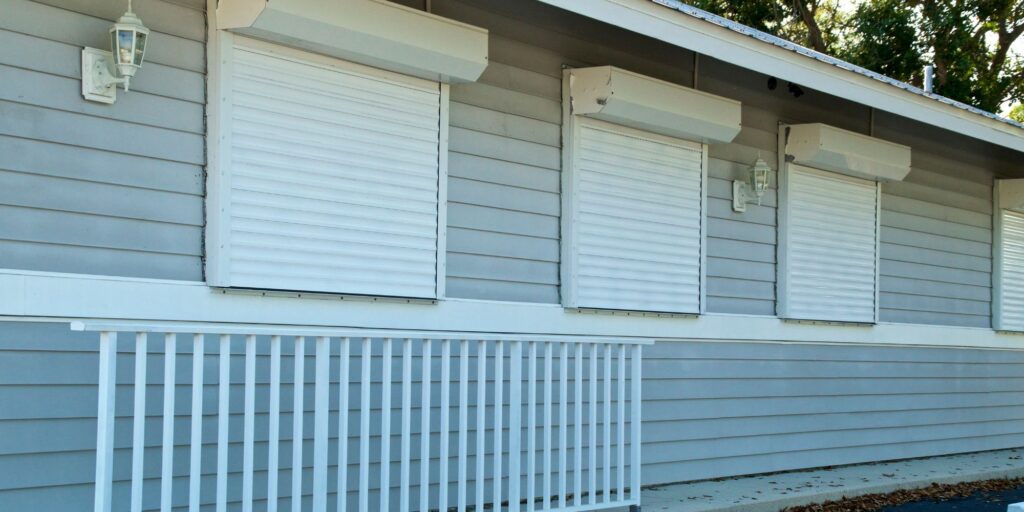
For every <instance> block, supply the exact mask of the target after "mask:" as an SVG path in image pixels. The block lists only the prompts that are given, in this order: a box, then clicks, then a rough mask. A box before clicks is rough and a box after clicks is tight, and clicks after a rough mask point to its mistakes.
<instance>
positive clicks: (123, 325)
mask: <svg viewBox="0 0 1024 512" xmlns="http://www.w3.org/2000/svg"><path fill="white" fill-rule="evenodd" d="M71 330H73V331H91V332H102V331H110V332H145V333H160V334H214V335H217V334H236V335H247V334H253V335H257V336H307V337H330V338H346V337H347V338H392V339H404V338H411V339H435V340H445V339H448V340H474V341H537V342H571V343H598V344H627V345H651V344H653V343H654V342H655V340H654V339H653V338H639V337H629V336H619V337H609V336H590V335H585V334H581V335H552V334H543V333H540V334H531V333H494V332H466V331H429V330H399V329H365V328H348V327H339V328H333V327H311V326H301V325H276V324H230V323H229V324H220V323H208V322H192V323H189V322H120V321H112V320H76V321H73V322H71Z"/></svg>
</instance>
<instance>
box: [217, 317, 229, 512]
mask: <svg viewBox="0 0 1024 512" xmlns="http://www.w3.org/2000/svg"><path fill="white" fill-rule="evenodd" d="M218 358H219V359H220V369H219V375H218V379H219V381H220V383H219V386H218V388H217V392H218V395H217V512H226V511H227V508H228V413H229V410H228V405H229V400H230V397H231V336H230V335H228V334H221V335H220V353H219V354H218Z"/></svg>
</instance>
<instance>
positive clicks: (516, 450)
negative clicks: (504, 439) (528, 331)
mask: <svg viewBox="0 0 1024 512" xmlns="http://www.w3.org/2000/svg"><path fill="white" fill-rule="evenodd" d="M509 349H510V350H509V368H508V509H509V512H519V501H520V499H521V497H520V495H519V486H520V482H521V480H520V478H521V477H522V469H521V464H522V460H523V450H522V447H521V443H522V437H521V436H522V432H521V423H522V414H523V342H521V341H519V340H513V341H512V342H511V343H510V347H509Z"/></svg>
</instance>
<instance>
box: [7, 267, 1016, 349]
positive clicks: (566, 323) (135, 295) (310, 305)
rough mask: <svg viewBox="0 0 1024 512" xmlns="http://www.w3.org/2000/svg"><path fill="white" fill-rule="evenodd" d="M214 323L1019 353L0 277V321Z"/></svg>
mask: <svg viewBox="0 0 1024 512" xmlns="http://www.w3.org/2000/svg"><path fill="white" fill-rule="evenodd" d="M2 317H12V318H11V319H17V320H23V321H33V320H35V321H39V320H43V319H110V320H115V319H116V320H136V321H157V322H216V323H247V324H253V323H259V324H277V325H301V326H310V327H318V326H320V327H324V326H326V327H335V328H337V327H352V328H368V329H405V330H428V331H460V332H466V331H468V332H486V333H519V334H551V335H593V336H604V337H609V336H611V337H615V336H625V337H645V338H657V339H660V340H706V341H755V342H802V343H856V344H871V345H901V346H902V345H915V346H939V347H964V348H1001V349H1017V350H1024V337H1021V336H1020V335H1015V334H1010V333H1003V332H996V331H993V330H991V329H984V328H974V327H950V326H937V325H917V324H893V323H880V324H878V325H875V326H873V327H872V326H857V327H853V326H840V325H832V324H822V323H798V322H792V321H785V320H782V319H779V318H776V317H770V316H752V315H725V314H707V315H703V316H701V317H697V318H688V317H668V318H651V317H648V316H642V315H637V316H634V315H627V314H588V313H578V312H572V311H568V310H565V309H564V308H562V307H561V306H559V305H557V304H529V303H512V302H496V301H470V300H453V299H450V300H446V301H442V302H439V303H437V304H408V303H398V302H371V301H352V300H343V299H340V298H333V299H330V298H296V297H284V296H271V295H267V296H262V295H259V294H240V293H230V292H224V291H221V290H217V289H214V288H210V287H209V286H207V285H206V284H205V283H202V282H189V281H160V280H152V279H131V278H121V277H103V276H87V275H77V274H56V273H46V272H26V271H14V270H0V318H2Z"/></svg>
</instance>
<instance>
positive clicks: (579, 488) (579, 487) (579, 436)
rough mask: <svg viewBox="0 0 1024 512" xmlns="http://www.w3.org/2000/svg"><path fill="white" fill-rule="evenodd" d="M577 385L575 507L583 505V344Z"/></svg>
mask: <svg viewBox="0 0 1024 512" xmlns="http://www.w3.org/2000/svg"><path fill="white" fill-rule="evenodd" d="M574 362H575V363H576V372H575V375H574V376H575V377H576V385H575V386H573V388H574V391H575V392H576V399H575V400H574V402H575V405H576V407H575V408H574V410H575V412H576V418H575V420H576V421H575V427H574V428H573V433H574V434H575V436H576V439H575V441H576V442H575V443H574V444H573V455H574V457H573V459H574V461H573V462H575V464H573V475H574V476H575V478H573V483H575V484H576V493H575V495H574V497H573V504H574V505H582V504H583V344H582V343H577V344H576V358H575V361H574Z"/></svg>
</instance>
